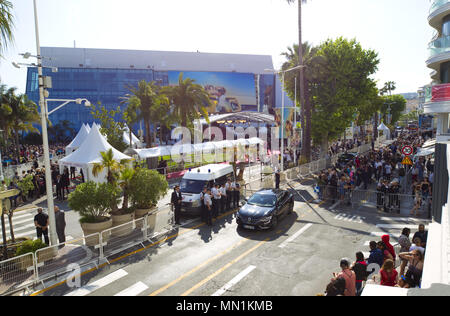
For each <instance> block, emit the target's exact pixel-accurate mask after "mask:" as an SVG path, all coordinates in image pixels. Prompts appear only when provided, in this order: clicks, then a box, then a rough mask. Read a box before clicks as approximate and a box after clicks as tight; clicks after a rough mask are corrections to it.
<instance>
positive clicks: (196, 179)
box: [180, 164, 235, 215]
mask: <svg viewBox="0 0 450 316" xmlns="http://www.w3.org/2000/svg"><path fill="white" fill-rule="evenodd" d="M228 179H231V181H234V179H235V177H234V170H233V166H232V165H227V164H211V165H206V166H203V167H199V168H195V169H190V170H189V171H188V172H186V174H185V175H184V176H183V178H182V179H181V182H180V191H181V196H182V198H183V199H182V202H181V212H183V213H189V214H195V215H199V214H200V213H201V205H202V203H201V200H200V193H201V192H202V191H203V188H204V187H205V186H206V187H208V188H212V187H213V186H214V185H215V184H219V185H222V184H225V183H226V182H227V180H228Z"/></svg>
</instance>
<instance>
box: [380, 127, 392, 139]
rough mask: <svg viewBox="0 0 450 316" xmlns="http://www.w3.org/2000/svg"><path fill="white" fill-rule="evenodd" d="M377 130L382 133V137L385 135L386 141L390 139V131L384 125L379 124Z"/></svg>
mask: <svg viewBox="0 0 450 316" xmlns="http://www.w3.org/2000/svg"><path fill="white" fill-rule="evenodd" d="M377 130H378V131H383V133H384V135H386V139H390V138H391V131H390V130H389V128H388V127H387V126H386V125H384V123H381V124H380V126H378V128H377Z"/></svg>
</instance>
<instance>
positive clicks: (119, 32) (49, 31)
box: [0, 0, 433, 93]
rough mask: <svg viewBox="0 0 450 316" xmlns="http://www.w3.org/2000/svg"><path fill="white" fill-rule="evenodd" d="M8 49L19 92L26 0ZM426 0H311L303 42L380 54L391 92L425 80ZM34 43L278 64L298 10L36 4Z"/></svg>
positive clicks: (252, 0) (181, 0) (2, 69)
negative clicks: (259, 57) (266, 58)
mask: <svg viewBox="0 0 450 316" xmlns="http://www.w3.org/2000/svg"><path fill="white" fill-rule="evenodd" d="M12 2H13V5H14V6H15V9H14V13H15V16H16V30H15V39H16V40H15V45H14V46H12V47H11V48H10V49H9V50H8V52H7V53H6V54H5V56H4V58H3V59H2V60H0V77H1V81H2V83H3V84H6V85H8V86H16V87H17V88H18V89H19V91H21V92H24V90H25V80H26V71H25V70H24V69H21V70H18V69H16V68H14V67H13V66H12V65H11V62H12V61H17V62H22V61H23V60H22V59H21V57H20V56H18V54H19V53H23V52H28V51H29V52H31V53H36V43H35V35H34V17H33V1H32V0H12ZM430 5H431V3H430V1H429V0H340V1H336V0H310V1H308V3H307V4H306V5H305V6H304V16H303V18H304V20H303V28H304V32H303V37H304V40H305V41H309V42H311V43H313V44H317V45H318V44H320V43H321V42H323V41H325V40H326V39H328V38H336V37H338V36H344V37H346V38H356V39H357V40H358V41H359V42H361V44H362V46H363V47H364V48H370V49H374V50H375V51H377V52H378V53H379V58H380V60H381V63H380V65H379V71H378V73H377V74H376V75H374V78H375V79H376V80H378V81H379V87H381V86H382V85H383V83H384V82H386V81H395V82H396V83H397V90H396V92H397V93H404V92H415V91H417V88H418V87H420V86H423V85H424V84H427V83H429V82H430V78H429V74H430V72H431V71H430V70H429V69H428V68H426V66H425V60H426V59H427V57H428V50H427V45H428V42H429V41H430V39H431V38H432V35H433V29H432V28H431V27H430V26H429V25H428V23H427V16H428V11H429V7H430ZM38 14H39V27H40V38H41V46H60V47H73V46H74V41H75V42H76V46H77V47H86V48H110V49H139V50H169V51H194V52H195V51H197V50H199V51H201V52H213V53H242V54H263V55H271V56H272V57H273V61H274V65H275V67H280V66H281V64H282V63H283V61H284V60H283V58H282V57H281V56H280V53H281V52H283V51H285V50H286V47H287V46H291V45H292V44H294V43H295V42H297V41H298V35H297V34H298V33H297V32H298V28H297V7H296V5H289V4H287V3H286V1H285V0H227V1H223V0H189V1H187V0H170V1H168V0H128V1H119V0H38Z"/></svg>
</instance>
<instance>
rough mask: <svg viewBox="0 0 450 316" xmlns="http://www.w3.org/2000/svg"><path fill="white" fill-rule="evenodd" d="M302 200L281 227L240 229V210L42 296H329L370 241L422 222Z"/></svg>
mask: <svg viewBox="0 0 450 316" xmlns="http://www.w3.org/2000/svg"><path fill="white" fill-rule="evenodd" d="M297 197H298V199H297V200H298V201H296V203H295V209H294V210H295V212H294V213H293V214H291V215H290V216H288V217H285V218H284V219H283V220H281V221H280V222H279V225H278V227H277V228H276V229H274V230H270V231H261V232H257V231H247V230H241V229H238V228H237V224H236V221H235V219H234V213H233V212H230V213H228V214H225V216H223V217H222V218H220V219H219V220H218V221H217V222H215V223H214V225H213V227H211V228H210V227H208V226H206V225H203V224H201V223H200V222H199V221H194V222H192V223H191V224H190V225H189V226H188V227H181V228H179V230H177V231H176V232H174V234H173V235H171V236H169V239H168V240H167V241H166V242H164V243H159V244H157V245H154V246H152V247H150V248H148V249H146V250H143V251H139V252H137V253H134V254H131V255H126V256H125V257H123V258H122V259H120V260H117V261H115V262H114V263H112V264H110V265H107V266H106V267H104V268H101V269H99V270H94V271H93V272H90V273H87V274H84V275H82V276H81V284H80V286H81V287H80V288H73V287H69V286H68V285H67V283H63V284H61V285H59V286H56V287H53V288H48V289H43V290H42V291H40V292H37V293H35V294H36V295H44V296H60V295H76V296H86V295H88V296H114V295H129V296H137V295H139V296H191V295H193V296H211V295H220V296H311V295H316V294H318V293H323V292H324V289H325V287H326V285H327V284H328V282H329V281H330V278H331V277H332V273H333V272H338V271H339V261H340V259H341V258H342V257H347V258H350V259H352V260H354V256H355V253H356V252H357V251H363V252H368V251H369V248H368V245H367V244H368V242H369V241H370V240H379V239H380V237H379V236H380V235H381V234H384V233H389V234H391V235H392V236H393V238H394V237H396V236H397V237H398V235H399V233H400V231H401V228H402V227H403V226H405V225H411V227H412V228H413V229H412V233H414V232H415V228H414V227H416V226H417V224H418V223H419V222H420V220H417V219H411V218H405V217H391V216H389V215H387V216H386V214H381V213H379V212H378V211H377V210H376V209H373V208H370V207H355V208H353V209H349V208H345V207H335V208H332V207H330V205H329V204H325V203H324V204H310V203H307V202H304V201H303V200H302V199H300V197H299V196H297ZM306 199H307V200H308V198H306ZM392 216H394V215H392ZM377 225H379V226H377ZM393 243H395V239H394V241H393Z"/></svg>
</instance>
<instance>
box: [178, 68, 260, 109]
mask: <svg viewBox="0 0 450 316" xmlns="http://www.w3.org/2000/svg"><path fill="white" fill-rule="evenodd" d="M180 73H183V78H184V79H186V78H191V79H193V80H195V83H197V84H199V85H201V86H203V87H204V88H205V90H206V91H207V92H208V93H209V95H210V99H211V101H212V105H211V106H210V107H209V108H207V110H208V113H235V112H241V111H258V106H257V104H256V84H255V76H254V75H253V74H248V73H227V72H192V71H185V72H182V71H169V85H177V84H178V78H179V76H180Z"/></svg>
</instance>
